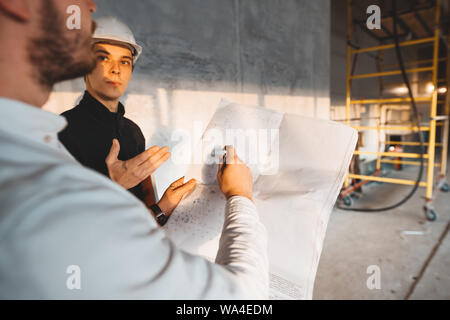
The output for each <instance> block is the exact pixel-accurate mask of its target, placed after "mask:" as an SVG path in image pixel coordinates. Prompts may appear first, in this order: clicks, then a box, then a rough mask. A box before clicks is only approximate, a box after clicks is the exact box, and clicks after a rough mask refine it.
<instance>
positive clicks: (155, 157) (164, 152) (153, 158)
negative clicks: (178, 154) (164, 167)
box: [142, 146, 170, 167]
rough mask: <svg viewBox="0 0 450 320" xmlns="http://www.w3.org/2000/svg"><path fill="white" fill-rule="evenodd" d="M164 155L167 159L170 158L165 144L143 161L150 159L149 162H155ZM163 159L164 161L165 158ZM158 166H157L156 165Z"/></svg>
mask: <svg viewBox="0 0 450 320" xmlns="http://www.w3.org/2000/svg"><path fill="white" fill-rule="evenodd" d="M167 155H168V157H167ZM164 157H167V159H169V158H170V152H169V147H167V146H165V147H162V148H161V149H159V150H158V151H157V152H156V153H155V154H153V155H152V156H151V157H150V158H149V159H148V160H146V161H145V162H147V161H151V162H153V163H155V162H157V161H158V160H160V159H162V158H164ZM167 159H166V160H167ZM164 161H165V160H164ZM164 161H163V162H164ZM145 162H144V163H142V164H145ZM158 167H159V166H158Z"/></svg>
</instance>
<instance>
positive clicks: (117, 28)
mask: <svg viewBox="0 0 450 320" xmlns="http://www.w3.org/2000/svg"><path fill="white" fill-rule="evenodd" d="M93 38H94V53H95V56H96V59H97V65H96V67H95V69H94V70H93V71H92V72H91V73H90V74H88V75H87V76H86V77H85V82H86V92H85V94H84V97H83V99H82V100H81V101H80V103H79V104H78V105H77V106H76V107H74V108H73V109H71V110H68V111H66V112H64V113H63V114H62V115H63V116H64V117H65V118H66V119H67V122H68V126H67V127H66V128H65V129H64V130H63V131H62V132H60V134H59V139H60V141H61V142H62V143H63V144H64V146H65V147H66V149H67V150H68V151H69V152H70V153H71V154H72V155H73V156H74V157H75V158H76V159H77V160H78V161H79V162H80V163H81V164H83V165H84V166H87V167H89V168H91V169H94V170H96V171H98V172H100V173H102V174H104V175H105V176H107V177H109V178H111V179H112V180H113V181H115V182H117V183H119V184H120V185H121V186H123V187H124V188H126V189H129V191H130V192H131V193H133V194H134V195H135V196H136V197H137V198H138V199H140V200H141V201H143V202H144V203H145V204H146V205H147V207H148V208H149V209H150V211H151V212H152V214H153V215H154V217H155V218H156V219H157V221H158V223H159V224H160V225H164V224H165V223H166V221H167V219H168V217H169V216H170V214H171V213H172V212H173V210H174V209H175V208H176V206H177V205H178V203H179V202H180V201H181V199H182V197H183V196H184V195H185V194H186V193H188V192H190V191H192V189H193V188H195V180H194V179H191V180H190V181H189V182H187V183H184V178H180V179H179V180H177V181H175V182H174V183H173V184H172V185H171V186H170V187H169V188H168V189H167V191H166V192H165V194H164V195H163V197H162V198H161V200H160V201H159V202H158V203H157V204H156V203H155V202H156V200H155V193H154V190H153V185H152V180H151V174H152V173H153V172H154V171H155V170H156V169H157V168H158V167H159V166H160V165H161V164H163V163H164V162H165V161H166V160H167V159H169V157H170V152H169V149H168V147H163V148H160V147H159V146H153V147H151V148H149V149H148V150H145V138H144V136H143V135H142V132H141V130H140V128H139V127H138V126H137V124H135V123H134V122H133V121H131V120H130V119H128V118H126V117H125V116H124V113H125V109H124V106H123V104H122V103H121V102H120V101H119V99H120V97H121V96H122V95H123V94H124V92H125V90H126V88H127V86H128V83H129V82H130V80H131V77H132V72H133V69H134V65H135V63H136V61H137V60H138V58H139V55H140V54H141V52H142V47H141V46H140V45H138V44H137V43H136V40H135V37H134V35H133V33H132V31H131V30H130V29H129V28H128V26H126V25H125V24H124V23H122V22H121V21H119V20H118V19H117V18H114V17H103V18H100V19H98V20H97V29H96V31H95V33H94V36H93Z"/></svg>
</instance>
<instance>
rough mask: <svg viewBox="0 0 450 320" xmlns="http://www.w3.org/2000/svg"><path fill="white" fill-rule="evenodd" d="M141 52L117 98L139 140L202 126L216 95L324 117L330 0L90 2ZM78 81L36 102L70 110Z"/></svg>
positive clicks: (159, 139) (159, 140)
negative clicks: (129, 33)
mask: <svg viewBox="0 0 450 320" xmlns="http://www.w3.org/2000/svg"><path fill="white" fill-rule="evenodd" d="M96 3H97V5H98V10H97V14H96V17H100V16H116V17H118V18H119V19H121V20H122V21H124V22H125V23H126V24H127V25H129V26H130V28H131V29H132V30H133V32H134V33H135V36H136V39H137V41H138V42H139V43H140V44H142V45H143V47H144V52H143V54H142V56H141V58H140V59H139V61H138V63H137V65H136V69H135V71H134V76H133V80H132V81H131V83H130V85H129V88H128V90H127V94H126V95H125V96H124V97H122V99H121V100H122V102H123V103H124V104H125V107H126V116H127V117H129V118H130V119H132V120H133V121H135V122H136V123H137V124H138V125H139V126H140V127H141V129H142V131H143V133H144V136H145V137H146V140H147V146H150V145H155V144H160V145H161V144H164V145H169V146H170V136H171V132H172V131H173V130H174V129H175V128H182V129H186V130H192V127H193V123H194V122H202V123H203V124H204V126H206V125H207V123H208V121H209V119H210V118H211V116H212V115H213V113H214V111H215V109H216V108H217V106H218V104H219V102H220V100H221V98H226V99H229V100H232V101H236V102H240V103H243V104H251V105H261V106H266V107H269V108H273V109H278V110H281V111H284V112H289V113H296V114H301V115H307V116H312V117H319V118H324V119H328V118H329V87H330V84H329V67H330V56H329V55H330V1H329V0H316V1H310V0H284V1H273V0H245V1H243V0H210V1H203V0H190V1H185V0H165V1H160V0H148V1H138V0H130V1H119V0H96ZM83 91H84V83H83V81H82V80H79V79H78V80H74V81H70V82H65V83H61V84H59V85H57V86H56V87H55V90H54V92H53V94H52V96H51V98H50V100H49V102H48V103H47V104H46V106H45V109H47V110H50V111H53V112H56V113H61V112H63V111H65V110H67V109H70V108H72V107H73V106H74V105H75V104H76V102H77V100H79V97H80V95H81V94H82V92H83Z"/></svg>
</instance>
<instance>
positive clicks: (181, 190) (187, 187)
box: [175, 179, 197, 195]
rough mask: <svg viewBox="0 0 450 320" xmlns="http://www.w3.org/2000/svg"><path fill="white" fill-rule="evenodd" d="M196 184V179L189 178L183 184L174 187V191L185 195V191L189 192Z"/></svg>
mask: <svg viewBox="0 0 450 320" xmlns="http://www.w3.org/2000/svg"><path fill="white" fill-rule="evenodd" d="M196 185H197V181H196V180H195V179H191V180H189V181H188V182H186V183H185V184H183V185H181V186H179V187H178V188H176V189H175V191H176V192H178V193H180V194H182V195H185V194H186V193H189V192H191V191H192V190H194V188H195V186H196Z"/></svg>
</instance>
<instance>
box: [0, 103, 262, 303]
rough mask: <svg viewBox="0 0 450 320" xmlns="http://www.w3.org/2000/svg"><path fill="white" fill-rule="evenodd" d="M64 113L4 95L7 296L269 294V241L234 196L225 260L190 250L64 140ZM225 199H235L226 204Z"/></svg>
mask: <svg viewBox="0 0 450 320" xmlns="http://www.w3.org/2000/svg"><path fill="white" fill-rule="evenodd" d="M65 126H66V121H65V119H64V118H63V117H61V116H58V115H56V114H53V113H49V112H46V111H43V110H41V109H39V108H37V107H33V106H30V105H26V104H24V103H22V102H18V101H14V100H10V99H5V98H0V299H241V298H245V299H265V298H267V296H268V261H267V238H266V231H265V229H264V226H263V225H262V224H261V223H260V221H259V217H258V214H257V211H256V208H255V205H254V204H253V202H251V201H250V200H248V199H247V198H244V197H232V198H231V199H229V200H228V201H227V206H226V210H225V211H226V212H225V223H224V228H223V232H222V236H221V240H220V246H219V251H218V254H217V257H216V264H213V263H210V262H208V261H207V260H205V259H203V258H201V257H198V256H194V255H191V254H188V253H186V252H183V251H181V250H180V249H178V248H177V247H175V246H174V245H173V243H172V242H171V241H170V240H169V239H168V238H167V237H166V236H165V233H164V231H162V230H161V229H160V228H158V226H157V224H156V222H155V221H154V219H153V217H152V216H151V214H150V213H149V212H148V210H147V208H146V207H145V206H144V205H143V204H142V203H141V202H140V201H139V200H137V199H136V198H135V197H134V196H133V195H132V194H130V193H129V192H128V191H126V190H125V189H123V188H122V187H120V186H119V185H117V184H115V183H114V182H112V181H110V180H109V179H107V178H106V177H104V176H103V175H101V174H98V173H96V172H94V171H92V170H89V169H86V168H84V167H82V166H81V165H80V164H79V163H78V162H76V160H74V159H73V158H72V157H71V156H70V155H69V154H68V152H67V151H66V150H65V149H64V147H63V146H62V145H61V144H60V143H59V141H58V137H57V134H58V132H59V131H61V130H62V129H63V128H64V127H65ZM224 201H225V200H224Z"/></svg>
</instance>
